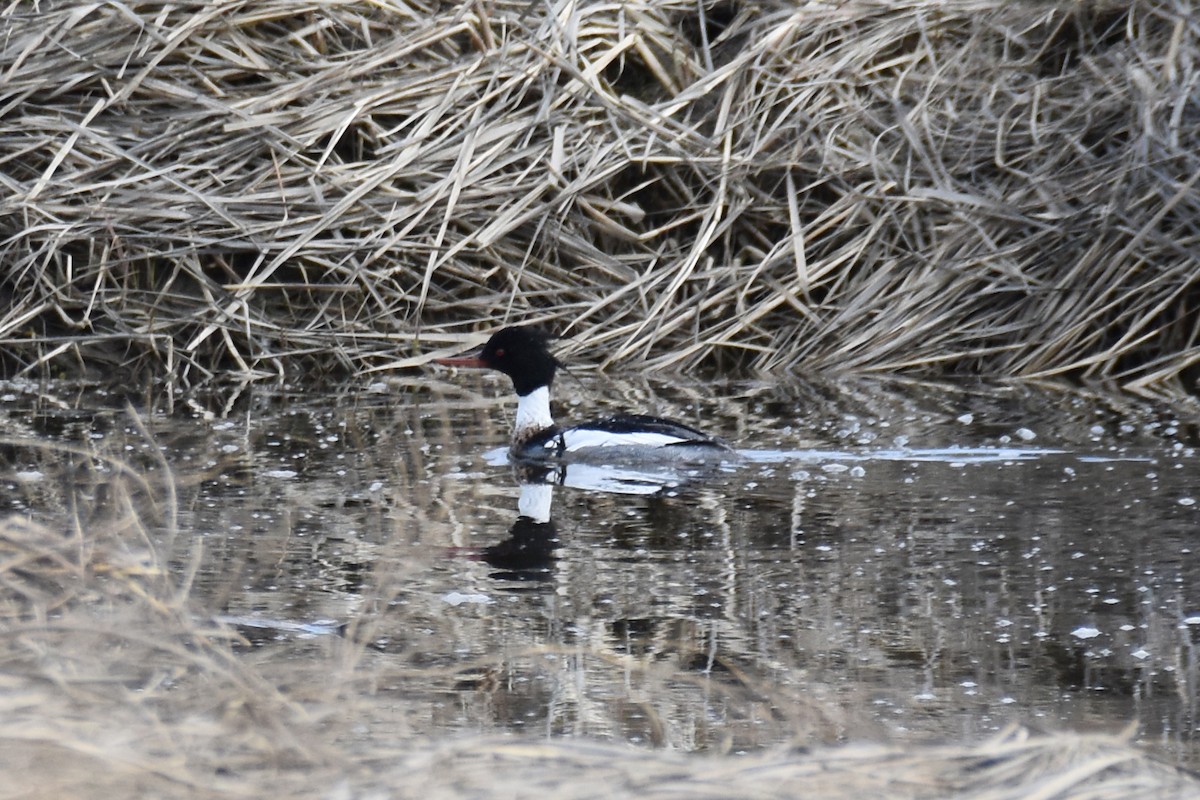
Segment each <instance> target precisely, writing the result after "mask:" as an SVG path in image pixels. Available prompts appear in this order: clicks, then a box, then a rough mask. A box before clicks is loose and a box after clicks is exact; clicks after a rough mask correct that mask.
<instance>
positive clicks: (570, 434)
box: [550, 428, 687, 453]
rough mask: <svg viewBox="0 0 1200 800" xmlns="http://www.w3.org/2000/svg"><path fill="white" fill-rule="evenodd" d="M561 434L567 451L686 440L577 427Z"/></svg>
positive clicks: (654, 434)
mask: <svg viewBox="0 0 1200 800" xmlns="http://www.w3.org/2000/svg"><path fill="white" fill-rule="evenodd" d="M563 436H564V438H565V439H566V448H565V449H566V451H567V452H568V453H574V452H577V451H579V450H585V449H587V448H589V447H665V446H666V445H669V444H678V443H679V442H684V441H687V440H686V439H684V438H682V437H680V436H670V435H668V434H665V433H646V432H642V433H639V432H632V433H613V432H611V431H595V430H587V429H583V430H580V429H577V428H573V429H569V430H566V431H564V432H563ZM555 441H556V440H555ZM550 446H554V442H551V444H550Z"/></svg>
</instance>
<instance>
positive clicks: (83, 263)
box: [0, 0, 1200, 391]
mask: <svg viewBox="0 0 1200 800" xmlns="http://www.w3.org/2000/svg"><path fill="white" fill-rule="evenodd" d="M1189 8H1190V7H1189V6H1188V5H1187V4H1185V3H1180V2H1178V1H1177V0H1138V1H1137V2H1132V3H1129V2H1108V1H1107V0H1092V1H1091V2H1076V1H1075V0H1071V1H1070V2H1066V1H1065V0H1064V1H1063V2H1050V3H1010V2H998V1H996V0H992V1H991V2H988V1H986V0H917V1H915V2H900V3H896V2H879V1H878V0H850V1H849V2H839V3H818V2H808V3H801V4H795V3H791V2H787V3H784V2H765V3H759V2H755V3H748V2H739V1H738V0H720V1H719V2H717V1H715V0H701V1H698V0H668V1H667V2H655V3H647V2H623V3H600V2H571V1H569V0H547V1H546V2H527V0H497V2H488V3H480V2H462V3H440V2H433V1H432V0H411V1H410V2H405V1H404V0H386V2H351V1H350V0H307V1H306V2H295V1H294V0H288V1H287V2H283V1H282V0H268V2H246V1H245V0H223V1H222V2H218V3H211V2H178V3H158V2H138V1H136V0H126V1H124V2H110V3H94V4H83V5H80V4H78V3H66V2H43V3H38V4H34V5H29V4H23V3H15V2H14V3H12V4H10V6H9V7H8V8H6V9H5V14H4V18H3V19H4V25H3V31H2V32H0V76H3V77H2V78H0V182H2V184H3V189H2V191H0V195H2V197H0V263H2V264H3V266H4V269H3V275H2V277H0V295H3V296H4V297H5V298H6V300H7V301H8V302H6V303H4V304H3V305H4V306H5V307H4V308H3V309H0V353H2V354H3V360H4V367H3V368H4V371H5V372H6V373H8V374H16V373H37V372H42V373H45V372H51V373H54V372H60V371H74V370H76V369H79V368H83V369H94V370H106V369H110V368H111V367H112V366H114V365H115V366H119V367H121V368H124V369H126V370H144V371H148V372H151V373H154V374H162V375H168V376H170V377H173V378H177V379H180V380H182V381H184V382H197V381H200V380H203V379H205V378H207V377H209V376H211V375H213V374H214V373H217V372H228V371H230V370H233V371H237V372H242V373H245V374H250V375H277V374H286V373H289V372H291V373H295V372H297V371H299V370H301V369H312V368H328V369H338V370H363V369H368V368H379V367H387V366H396V365H404V364H414V363H420V362H421V361H422V360H423V359H424V357H425V354H426V353H427V352H428V351H429V350H430V349H438V348H444V347H449V346H451V345H455V344H458V343H461V342H462V341H463V340H464V339H465V338H468V331H474V330H476V329H477V328H489V327H491V326H495V325H498V324H500V323H501V322H504V321H516V320H532V321H539V322H545V323H549V324H551V325H552V326H554V327H556V328H558V329H559V330H560V331H562V332H564V333H566V334H569V335H572V336H575V337H576V338H577V340H578V341H579V342H580V343H581V345H580V346H581V347H583V348H585V349H586V350H587V351H588V354H589V355H590V356H593V357H595V358H597V359H598V360H600V361H602V362H603V363H604V364H617V363H621V364H638V365H640V366H643V367H650V368H666V367H672V368H696V367H701V366H705V367H717V368H727V367H740V368H750V369H761V370H787V369H801V368H802V369H812V370H820V369H824V370H830V369H836V370H888V371H896V370H902V371H913V372H921V373H986V374H990V375H1001V376H1037V377H1046V376H1057V375H1071V376H1083V377H1107V378H1112V379H1115V380H1117V381H1119V382H1121V383H1123V384H1125V385H1127V386H1130V387H1133V388H1139V389H1143V390H1155V391H1158V390H1162V391H1167V390H1171V389H1178V388H1181V387H1184V388H1188V389H1192V390H1194V379H1195V375H1196V372H1195V370H1196V364H1197V362H1198V361H1200V314H1198V313H1197V310H1198V300H1197V298H1198V297H1200V294H1198V286H1200V283H1198V281H1200V276H1198V273H1197V241H1198V239H1197V234H1198V232H1200V231H1198V229H1197V222H1196V221H1197V219H1200V190H1198V188H1197V180H1198V179H1200V141H1198V140H1197V135H1198V134H1197V131H1200V114H1198V111H1197V108H1198V106H1197V90H1196V60H1197V55H1198V54H1200V26H1197V24H1196V19H1195V15H1194V14H1193V13H1191V11H1190V10H1189ZM397 354H399V355H397Z"/></svg>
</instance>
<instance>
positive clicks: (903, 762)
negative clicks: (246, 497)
mask: <svg viewBox="0 0 1200 800" xmlns="http://www.w3.org/2000/svg"><path fill="white" fill-rule="evenodd" d="M4 445H5V448H6V450H7V451H8V452H20V453H21V458H20V461H22V462H25V463H28V462H30V461H31V460H32V461H34V462H36V463H37V464H38V467H39V469H40V470H42V471H43V472H44V473H45V478H44V480H40V481H34V482H31V483H30V484H29V491H30V492H34V493H37V495H38V496H37V497H36V498H31V499H36V500H37V505H39V506H40V507H42V508H44V509H46V511H44V512H41V513H40V514H39V516H38V518H37V519H35V518H33V517H31V516H24V515H15V514H10V515H7V516H3V517H0V662H2V663H3V664H4V669H3V672H2V674H0V689H2V691H0V708H2V709H3V713H2V714H0V776H3V780H0V798H5V799H7V798H57V797H80V796H88V797H97V796H153V797H166V798H170V797H267V796H271V797H274V796H288V797H297V798H308V797H312V798H325V797H330V796H353V797H357V796H372V797H373V796H379V797H410V796H422V797H428V798H480V797H523V796H532V795H534V794H537V795H539V796H541V795H545V794H550V793H553V794H554V796H561V797H564V798H585V797H635V796H636V797H639V798H647V797H648V798H659V797H661V798H667V797H680V796H687V797H714V798H715V797H730V796H733V795H736V796H738V797H801V796H820V797H835V798H836V797H861V796H863V795H864V793H865V794H866V795H867V796H887V797H899V798H907V797H913V798H915V797H942V796H945V797H959V798H977V799H978V800H984V799H985V798H987V799H988V800H998V799H999V798H1029V797H1042V798H1061V799H1062V800H1070V799H1071V798H1079V799H1080V800H1082V798H1089V800H1106V798H1112V799H1113V800H1116V798H1122V800H1126V799H1127V798H1156V797H1185V796H1193V795H1196V794H1197V793H1200V781H1198V780H1197V779H1196V777H1195V776H1194V775H1192V774H1190V773H1188V772H1186V771H1184V770H1180V769H1177V768H1175V767H1172V766H1170V765H1167V764H1164V763H1162V762H1160V761H1157V760H1155V759H1154V758H1153V757H1151V756H1150V755H1148V754H1147V753H1146V752H1145V751H1143V750H1142V749H1140V748H1137V747H1135V746H1133V745H1132V744H1131V743H1130V742H1129V740H1128V738H1127V737H1125V736H1112V735H1080V734H1040V735H1039V734H1033V733H1031V732H1029V731H1027V730H1024V729H1021V728H1011V729H1009V730H1006V731H1004V732H1003V733H1002V734H1000V735H998V736H996V737H995V738H993V739H991V740H988V741H983V742H978V743H957V744H945V745H937V746H934V745H926V746H912V745H909V746H904V747H901V746H896V745H882V744H865V743H862V742H855V743H852V744H849V745H846V746H841V747H832V746H829V745H828V744H823V743H822V742H826V741H829V740H830V739H836V738H837V737H836V736H833V737H823V736H821V735H820V732H816V734H817V735H809V734H811V733H813V732H810V731H802V730H801V729H800V727H799V726H798V727H797V728H795V729H794V730H795V733H794V737H795V738H794V745H793V746H786V747H778V748H774V749H770V750H765V751H763V750H760V751H757V752H752V753H750V754H748V755H741V756H736V757H733V756H725V755H720V754H713V753H709V754H695V753H693V754H685V753H680V752H677V751H670V750H657V749H638V748H634V747H630V746H627V745H621V744H616V743H609V742H601V741H595V740H592V739H587V738H583V737H579V738H570V737H565V738H564V737H560V738H546V737H545V736H543V735H533V736H510V737H499V736H486V735H478V734H464V735H459V736H451V737H444V736H443V737H430V736H428V727H429V722H428V720H426V722H425V723H424V727H422V726H420V725H418V724H414V723H415V722H416V721H417V720H419V719H421V718H423V717H428V715H429V713H430V704H429V702H428V699H427V698H423V697H418V696H412V697H409V696H407V695H406V694H405V693H404V692H398V691H396V690H395V688H394V685H395V684H396V682H397V681H398V680H400V679H401V678H402V676H400V675H399V674H397V672H396V671H395V666H393V667H392V668H391V671H390V672H383V673H381V672H379V671H378V669H377V667H373V666H372V665H371V664H370V659H369V655H370V653H371V652H372V645H371V642H372V641H374V639H375V634H374V632H373V631H372V628H373V626H375V625H377V624H379V622H380V619H381V618H382V617H384V616H387V615H388V614H389V613H391V612H389V608H391V606H389V604H388V603H387V602H386V600H387V597H388V592H389V591H390V590H389V589H388V586H389V582H390V583H391V584H396V585H402V584H403V583H404V581H403V580H395V579H397V578H399V577H400V576H399V575H393V576H391V578H388V576H387V575H386V574H383V575H380V576H376V579H375V581H376V582H377V584H378V585H376V586H374V587H372V586H370V585H367V586H364V587H363V589H362V593H363V598H364V602H363V604H362V605H361V606H360V613H359V614H358V615H357V616H356V618H355V619H354V620H353V621H352V622H351V623H350V624H349V625H348V626H347V627H346V629H345V630H344V631H343V632H342V635H329V636H327V637H326V638H325V639H324V640H323V641H322V642H319V643H318V644H316V645H314V651H313V654H312V657H311V658H304V659H297V658H295V657H294V656H293V657H292V658H290V659H287V661H286V663H281V662H280V660H279V659H274V658H272V656H271V654H270V650H271V648H270V647H269V646H260V647H249V646H246V644H247V643H246V642H245V641H243V640H242V639H241V637H240V634H239V633H238V631H237V630H236V629H235V628H234V627H232V626H231V625H229V624H226V623H225V622H222V621H221V620H220V619H219V618H216V617H214V615H213V613H212V610H211V609H209V608H205V607H203V605H202V603H201V602H200V601H199V600H198V599H197V598H196V597H194V596H193V595H192V593H191V591H190V589H189V587H190V574H191V572H192V570H193V569H194V568H195V565H191V566H189V564H187V563H179V558H178V556H177V555H174V554H173V552H172V551H173V549H174V548H173V543H174V542H175V541H176V540H175V538H174V525H175V517H176V515H177V514H178V513H179V509H177V508H176V507H175V506H176V500H175V490H176V488H180V489H182V488H183V487H182V485H181V484H180V480H181V479H180V478H179V477H176V476H172V475H171V474H170V472H169V471H168V470H167V468H166V465H165V463H163V462H162V461H161V460H160V458H161V457H159V456H157V455H156V453H157V448H156V447H147V448H137V447H133V448H130V447H125V446H121V447H120V448H119V451H120V452H122V453H123V454H124V455H123V458H124V459H128V460H119V459H116V458H113V457H111V456H110V455H108V454H107V453H106V452H104V451H97V450H94V449H93V450H87V449H77V450H72V449H66V448H62V447H46V446H45V445H42V444H39V443H38V442H37V441H34V440H29V439H24V438H19V437H17V438H10V439H8V440H6V441H5V442H4ZM130 453H132V454H133V455H129V454H130ZM180 494H181V495H182V494H183V492H180ZM54 509H57V511H54ZM180 550H181V551H187V548H180ZM192 552H196V551H195V550H192ZM394 588H395V587H394V586H393V590H394ZM377 601H379V602H377ZM372 609H374V610H373V611H372ZM430 624H431V625H436V624H437V623H436V622H433V621H432V618H431V622H430ZM513 655H514V654H511V653H510V654H507V656H505V657H507V658H511V657H512V656H513ZM534 655H538V654H534ZM577 655H578V654H577ZM594 655H595V656H597V657H603V653H596V654H594ZM540 656H544V654H540ZM497 658H502V657H501V656H500V655H497ZM631 666H633V665H632V663H630V664H625V665H623V667H622V669H624V670H625V676H626V679H627V680H628V679H629V678H630V676H631V673H630V671H629V670H630V667H631ZM462 668H463V665H462V664H452V665H448V666H440V667H439V666H438V665H431V664H426V666H425V667H423V668H420V669H418V668H416V667H414V668H413V671H414V673H415V676H416V677H417V678H418V679H419V680H421V681H424V682H425V683H430V682H437V681H439V680H448V679H461V677H462ZM618 671H620V670H618ZM679 679H680V676H679V675H678V674H674V675H673V677H672V678H671V680H676V681H677V680H679ZM706 686H707V687H708V691H711V692H715V693H719V692H720V691H721V681H720V680H719V679H718V678H716V677H710V678H709V679H707V680H706ZM389 687H390V688H389ZM753 689H754V692H753V693H754V694H756V695H758V694H759V693H762V694H761V700H760V702H762V703H763V704H766V705H769V706H770V708H771V709H772V711H771V713H772V714H775V715H782V716H783V718H785V719H787V720H788V721H789V723H790V722H792V721H793V720H794V721H796V722H800V721H801V719H802V718H804V719H807V720H809V721H819V720H821V719H822V711H821V709H819V708H816V706H817V705H819V703H820V701H819V700H817V699H815V698H817V697H818V696H819V694H820V687H816V686H810V687H806V690H807V692H808V693H809V695H810V696H809V697H808V698H807V700H806V702H807V704H808V707H807V708H806V709H801V702H800V701H798V700H796V699H794V698H789V697H787V696H785V695H783V694H780V693H771V692H770V691H769V690H768V687H766V686H761V685H760V686H756V687H753ZM456 693H457V694H459V695H461V696H463V697H464V698H465V697H466V696H467V695H470V694H472V693H476V692H474V690H472V689H470V688H466V687H459V688H458V689H457V690H456ZM463 702H466V701H465V699H464V700H463ZM623 708H624V706H622V705H621V704H619V703H615V704H614V703H610V704H607V705H606V704H596V706H595V708H594V709H593V713H595V714H604V713H607V714H611V715H612V717H613V719H612V723H613V727H614V729H619V727H620V722H621V716H622V714H623V713H624V712H623V711H622V709H623ZM836 717H837V714H836V713H832V714H830V716H829V717H828V718H829V719H835V718H836ZM1132 733H1133V731H1132V730H1130V731H1129V732H1128V734H1129V735H1132Z"/></svg>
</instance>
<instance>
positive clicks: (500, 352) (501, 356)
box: [496, 347, 504, 358]
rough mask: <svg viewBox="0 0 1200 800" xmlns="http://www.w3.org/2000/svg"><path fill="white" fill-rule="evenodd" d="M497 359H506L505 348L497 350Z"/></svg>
mask: <svg viewBox="0 0 1200 800" xmlns="http://www.w3.org/2000/svg"><path fill="white" fill-rule="evenodd" d="M496 358H504V348H503V347H501V348H498V349H497V350H496Z"/></svg>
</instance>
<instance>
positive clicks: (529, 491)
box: [481, 483, 558, 581]
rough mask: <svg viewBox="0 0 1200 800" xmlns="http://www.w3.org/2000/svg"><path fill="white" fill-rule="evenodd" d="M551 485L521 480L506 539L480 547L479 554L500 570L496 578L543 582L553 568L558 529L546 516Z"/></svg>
mask: <svg viewBox="0 0 1200 800" xmlns="http://www.w3.org/2000/svg"><path fill="white" fill-rule="evenodd" d="M553 499H554V486H553V485H552V484H548V483H523V484H521V496H520V498H518V500H517V515H518V516H517V521H516V522H514V523H513V525H512V528H511V529H509V535H508V538H507V539H505V540H503V541H500V542H497V543H496V544H493V545H490V546H488V547H485V548H484V549H483V552H482V553H481V557H482V559H483V560H484V561H486V562H487V563H488V564H491V565H492V566H493V567H495V568H496V569H498V570H501V572H498V573H496V574H494V575H492V577H493V578H497V579H499V580H510V581H546V580H550V578H551V570H552V569H553V567H554V551H555V550H557V549H558V529H557V528H556V527H555V525H554V520H553V519H551V517H550V503H551V501H552V500H553Z"/></svg>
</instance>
